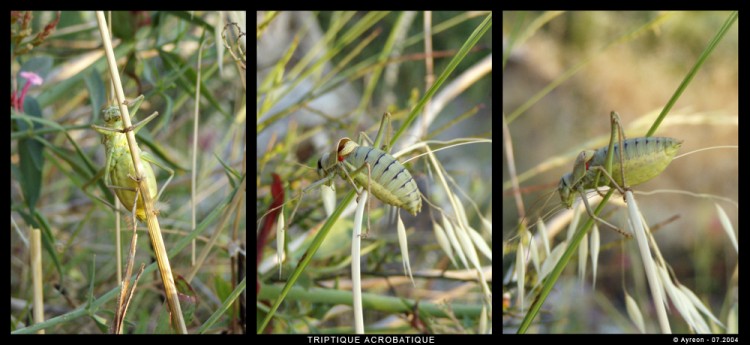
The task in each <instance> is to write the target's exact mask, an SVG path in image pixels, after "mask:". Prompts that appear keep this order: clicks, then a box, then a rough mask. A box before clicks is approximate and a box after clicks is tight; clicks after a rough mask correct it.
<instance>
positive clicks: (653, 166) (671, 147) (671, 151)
mask: <svg viewBox="0 0 750 345" xmlns="http://www.w3.org/2000/svg"><path fill="white" fill-rule="evenodd" d="M622 144H623V146H624V147H625V149H624V150H623V162H624V164H625V183H627V185H628V186H635V185H638V184H641V183H643V182H646V181H648V180H650V179H652V178H654V177H656V176H658V175H659V174H661V172H662V171H664V169H666V168H667V166H668V165H669V163H671V162H672V159H674V156H675V154H677V150H678V149H679V148H680V146H681V145H682V140H677V139H673V138H666V137H642V138H632V139H627V140H625V141H623V143H622ZM608 149H609V148H608V147H606V146H605V147H602V148H600V149H598V150H596V152H595V153H594V156H593V158H592V159H591V161H589V162H588V163H587V170H588V171H587V174H586V175H587V176H586V177H587V180H586V182H585V184H584V188H594V186H593V184H594V181H593V180H594V178H595V177H594V176H595V175H596V170H591V167H592V166H597V165H598V166H602V167H603V166H604V163H605V160H606V158H607V151H608ZM613 154H614V155H613V158H612V178H613V179H614V180H615V181H616V182H617V183H618V184H619V185H620V186H622V173H621V170H620V145H619V143H615V146H614V152H613ZM610 182H611V181H609V179H608V178H606V177H605V178H604V179H602V178H601V177H600V178H599V183H598V185H599V186H608V185H610Z"/></svg>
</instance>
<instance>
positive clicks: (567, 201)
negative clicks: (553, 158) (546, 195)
mask: <svg viewBox="0 0 750 345" xmlns="http://www.w3.org/2000/svg"><path fill="white" fill-rule="evenodd" d="M572 180H573V175H572V174H570V173H568V174H565V175H564V176H563V177H562V178H561V179H560V183H559V184H558V185H557V192H558V193H560V200H561V201H562V203H563V205H565V207H567V208H571V207H572V206H573V198H575V194H574V193H571V191H572V190H571V187H572V183H573V181H572Z"/></svg>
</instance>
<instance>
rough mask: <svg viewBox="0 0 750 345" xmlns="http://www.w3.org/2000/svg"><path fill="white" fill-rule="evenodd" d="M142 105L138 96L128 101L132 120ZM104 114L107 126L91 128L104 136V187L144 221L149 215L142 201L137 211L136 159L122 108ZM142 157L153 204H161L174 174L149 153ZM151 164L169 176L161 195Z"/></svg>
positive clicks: (113, 107)
mask: <svg viewBox="0 0 750 345" xmlns="http://www.w3.org/2000/svg"><path fill="white" fill-rule="evenodd" d="M142 102H143V95H140V96H138V97H137V98H136V99H135V100H133V101H126V103H125V104H126V105H128V106H130V105H131V104H132V105H133V107H132V110H131V116H133V118H135V113H136V112H137V111H138V108H139V107H140V105H141V103H142ZM103 113H104V126H97V125H91V128H93V129H94V130H96V131H97V132H99V133H101V134H102V144H104V148H105V150H106V159H105V166H104V183H105V184H106V185H107V187H110V188H112V189H114V191H115V195H117V198H118V199H120V202H121V203H122V205H123V206H124V207H125V208H126V209H128V210H131V211H132V212H133V213H134V214H135V216H136V217H137V218H138V219H139V220H141V221H145V219H146V211H145V208H144V206H143V201H142V200H138V204H137V207H134V206H135V205H134V204H135V199H136V196H137V192H136V191H137V188H138V182H137V181H136V177H135V168H134V167H133V159H132V157H131V155H130V148H129V147H128V141H127V138H126V136H125V132H126V131H127V130H125V129H123V128H122V127H123V125H122V117H121V115H120V108H119V107H118V106H117V105H112V106H109V107H107V108H105V109H104V110H103ZM157 115H159V113H158V112H154V113H153V114H151V115H149V116H148V117H147V118H145V119H143V120H142V121H141V122H138V123H136V124H135V125H133V127H132V130H133V132H134V133H137V132H138V131H139V130H140V129H141V128H143V126H145V125H146V124H147V123H149V122H150V121H151V120H153V119H154V118H156V116H157ZM140 155H141V159H142V160H143V162H144V163H143V175H144V176H143V178H145V179H146V185H147V186H148V192H149V193H150V195H151V197H152V198H153V199H154V200H158V199H159V197H160V196H161V194H162V192H164V189H165V188H166V187H167V185H168V184H169V182H170V181H171V180H172V177H174V170H172V169H169V168H167V167H166V166H164V165H162V164H160V163H159V162H158V161H156V159H155V158H154V157H153V156H152V155H151V154H149V153H148V152H144V151H140ZM149 163H153V164H156V165H157V166H159V167H160V168H162V169H164V170H166V171H167V172H169V178H168V179H167V182H165V183H164V185H163V186H162V188H161V190H160V191H159V192H158V193H157V192H156V177H154V171H153V170H152V169H151V164H149Z"/></svg>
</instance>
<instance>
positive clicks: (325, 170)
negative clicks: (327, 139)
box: [318, 152, 337, 178]
mask: <svg viewBox="0 0 750 345" xmlns="http://www.w3.org/2000/svg"><path fill="white" fill-rule="evenodd" d="M331 157H333V160H332V158H331ZM336 163H337V162H336V156H335V155H334V156H331V153H330V152H326V153H324V154H323V155H322V156H320V159H318V177H320V178H323V177H326V176H328V175H329V174H330V173H331V172H333V170H334V168H336Z"/></svg>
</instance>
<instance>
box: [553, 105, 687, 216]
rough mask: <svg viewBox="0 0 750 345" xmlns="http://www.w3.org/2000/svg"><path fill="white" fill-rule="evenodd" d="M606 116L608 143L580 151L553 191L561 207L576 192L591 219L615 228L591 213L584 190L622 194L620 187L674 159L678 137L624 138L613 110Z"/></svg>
mask: <svg viewBox="0 0 750 345" xmlns="http://www.w3.org/2000/svg"><path fill="white" fill-rule="evenodd" d="M610 117H611V122H612V134H611V137H610V143H609V146H607V147H602V148H600V149H598V150H584V151H581V153H579V154H578V156H577V158H576V161H575V163H574V165H573V171H572V172H570V173H568V174H565V175H564V176H563V177H562V178H561V179H560V183H559V184H558V188H557V190H558V193H559V194H560V200H561V201H562V203H563V205H565V207H567V208H571V206H572V204H573V199H574V198H575V193H576V192H577V193H578V194H580V195H581V198H582V200H583V203H584V205H585V206H586V211H587V212H588V214H589V215H590V216H591V217H592V218H594V219H596V220H598V221H600V222H602V223H605V224H607V225H609V226H610V227H613V228H615V229H616V227H614V226H612V225H611V224H609V223H607V222H605V221H603V220H602V219H600V218H598V217H596V216H595V215H594V212H592V211H591V207H590V206H589V204H588V201H587V198H586V193H585V190H586V189H596V191H597V192H599V190H598V187H604V186H610V187H613V188H617V189H618V190H619V191H620V192H621V193H623V194H624V189H627V188H629V187H630V186H635V185H638V184H641V183H644V182H646V181H648V180H651V179H652V178H654V177H656V176H658V175H659V174H661V172H662V171H664V169H666V167H667V166H668V165H669V164H670V163H671V162H672V159H674V156H675V154H677V150H679V148H680V146H681V145H682V140H678V139H674V138H667V137H640V138H631V139H625V135H624V133H623V131H622V127H621V126H620V117H619V115H618V114H617V113H616V112H614V111H613V112H612V113H611V114H610ZM616 136H618V137H619V141H618V142H615V137H616ZM600 194H601V193H600Z"/></svg>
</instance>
